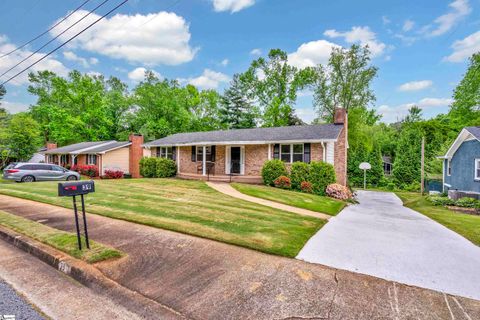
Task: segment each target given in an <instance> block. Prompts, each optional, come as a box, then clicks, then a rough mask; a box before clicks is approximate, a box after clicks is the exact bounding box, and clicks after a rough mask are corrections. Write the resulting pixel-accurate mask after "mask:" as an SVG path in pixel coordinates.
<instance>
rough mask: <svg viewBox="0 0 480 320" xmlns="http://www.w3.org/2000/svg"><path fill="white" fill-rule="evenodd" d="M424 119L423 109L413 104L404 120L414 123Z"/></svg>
mask: <svg viewBox="0 0 480 320" xmlns="http://www.w3.org/2000/svg"><path fill="white" fill-rule="evenodd" d="M419 121H422V109H420V107H418V106H411V107H410V108H409V109H408V115H407V116H406V117H405V119H404V120H403V122H406V123H413V122H419Z"/></svg>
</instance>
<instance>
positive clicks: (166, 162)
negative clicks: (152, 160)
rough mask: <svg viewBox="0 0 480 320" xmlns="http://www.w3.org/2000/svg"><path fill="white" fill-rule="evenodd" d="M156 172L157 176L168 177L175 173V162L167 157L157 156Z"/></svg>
mask: <svg viewBox="0 0 480 320" xmlns="http://www.w3.org/2000/svg"><path fill="white" fill-rule="evenodd" d="M156 160H157V165H156V173H155V177H157V178H170V177H174V176H175V175H176V174H177V164H176V163H175V161H173V160H171V159H167V158H157V159H156Z"/></svg>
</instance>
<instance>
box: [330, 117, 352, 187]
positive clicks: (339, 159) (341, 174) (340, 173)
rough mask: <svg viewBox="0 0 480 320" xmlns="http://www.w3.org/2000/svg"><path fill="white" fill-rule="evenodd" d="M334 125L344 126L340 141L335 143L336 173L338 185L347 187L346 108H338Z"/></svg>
mask: <svg viewBox="0 0 480 320" xmlns="http://www.w3.org/2000/svg"><path fill="white" fill-rule="evenodd" d="M333 123H334V124H336V125H343V129H342V131H341V132H340V136H339V137H338V141H337V142H336V143H335V165H334V167H335V173H336V176H337V183H339V184H341V185H344V186H346V185H347V161H348V160H347V157H348V113H347V110H345V109H344V108H337V109H336V110H335V115H334V117H333Z"/></svg>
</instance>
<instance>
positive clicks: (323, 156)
mask: <svg viewBox="0 0 480 320" xmlns="http://www.w3.org/2000/svg"><path fill="white" fill-rule="evenodd" d="M326 151H327V150H325V142H323V141H322V159H323V160H322V161H323V162H326V159H325V157H326Z"/></svg>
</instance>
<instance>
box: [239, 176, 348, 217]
mask: <svg viewBox="0 0 480 320" xmlns="http://www.w3.org/2000/svg"><path fill="white" fill-rule="evenodd" d="M232 187H234V188H235V189H237V190H238V191H240V192H241V193H244V194H247V195H249V196H253V197H257V198H262V199H267V200H271V201H276V202H280V203H283V204H287V205H290V206H293V207H298V208H303V209H308V210H312V211H316V212H322V213H326V214H329V215H331V216H334V215H336V214H337V213H339V212H340V210H342V209H343V207H345V202H342V201H338V200H335V199H332V198H328V197H322V196H318V195H315V194H308V193H301V192H296V191H289V190H283V189H278V188H273V187H267V186H259V185H251V184H242V183H232Z"/></svg>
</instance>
